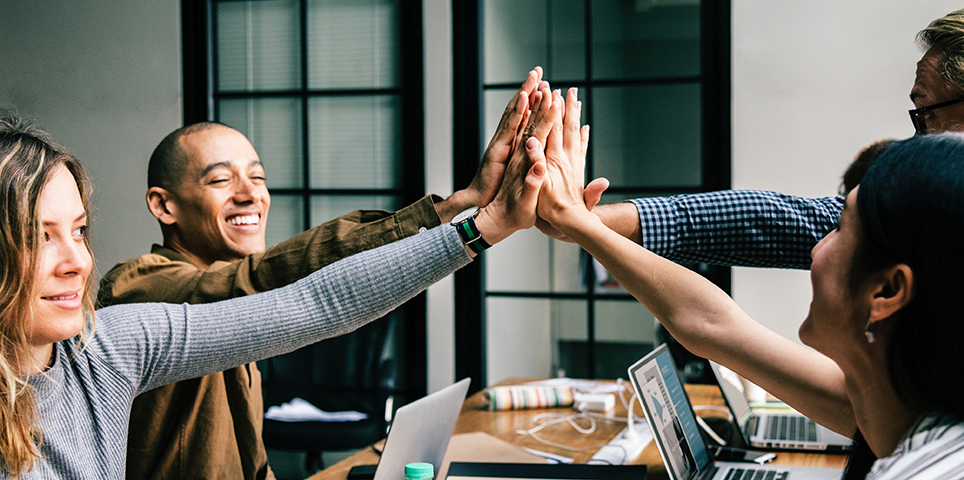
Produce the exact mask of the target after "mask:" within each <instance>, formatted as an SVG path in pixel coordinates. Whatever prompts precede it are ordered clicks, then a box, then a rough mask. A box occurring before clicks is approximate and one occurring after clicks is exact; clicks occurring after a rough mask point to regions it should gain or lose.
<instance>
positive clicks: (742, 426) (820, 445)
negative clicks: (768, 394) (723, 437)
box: [710, 360, 853, 452]
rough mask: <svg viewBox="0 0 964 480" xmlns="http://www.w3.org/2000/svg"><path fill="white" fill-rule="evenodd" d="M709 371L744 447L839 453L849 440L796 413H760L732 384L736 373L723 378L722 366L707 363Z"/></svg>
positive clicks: (847, 448)
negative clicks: (713, 376)
mask: <svg viewBox="0 0 964 480" xmlns="http://www.w3.org/2000/svg"><path fill="white" fill-rule="evenodd" d="M710 368H712V370H713V375H715V376H716V381H717V382H718V383H719V384H720V391H721V392H723V400H724V401H725V402H726V406H727V407H729V408H730V413H731V414H733V420H734V423H736V426H737V430H739V431H740V435H742V436H743V441H744V442H746V444H747V445H751V446H754V447H757V448H767V449H780V450H819V451H826V452H843V451H847V450H850V445H851V444H852V443H853V441H852V440H851V439H849V438H847V437H845V436H843V435H840V434H839V433H837V432H834V431H833V430H830V429H829V428H827V427H824V426H821V425H819V424H817V422H814V421H813V420H810V419H809V418H807V417H806V416H804V415H803V414H801V413H798V412H786V413H783V412H781V413H776V412H762V411H755V410H753V409H752V408H750V404H749V403H748V402H747V400H746V396H745V395H744V394H743V391H742V390H741V389H740V388H739V387H738V386H737V385H735V384H734V383H733V380H734V379H736V378H731V377H736V374H735V373H734V374H732V375H729V376H728V375H726V373H724V372H725V371H726V372H729V370H724V369H726V367H724V366H722V365H720V364H718V363H716V362H714V361H712V360H711V361H710Z"/></svg>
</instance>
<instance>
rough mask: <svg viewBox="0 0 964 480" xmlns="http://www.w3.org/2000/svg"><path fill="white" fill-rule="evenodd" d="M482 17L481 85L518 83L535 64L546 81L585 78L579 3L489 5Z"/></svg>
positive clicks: (502, 0) (495, 1) (505, 1)
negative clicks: (483, 75)
mask: <svg viewBox="0 0 964 480" xmlns="http://www.w3.org/2000/svg"><path fill="white" fill-rule="evenodd" d="M483 16H484V20H483V22H482V23H483V25H484V29H485V31H484V33H483V39H484V45H483V51H484V52H483V55H484V57H485V69H484V71H485V83H488V84H492V83H516V82H518V83H522V79H523V78H524V77H525V74H526V72H528V71H529V70H531V69H532V68H533V67H535V66H536V65H541V66H542V67H543V68H544V69H545V71H546V80H550V81H552V80H581V79H584V78H585V77H586V67H585V65H586V43H585V37H586V29H585V18H586V17H585V3H584V1H583V0H553V1H550V2H547V1H546V0H537V1H526V2H519V1H516V0H489V1H486V2H485V4H484V12H483Z"/></svg>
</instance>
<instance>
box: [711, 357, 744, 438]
mask: <svg viewBox="0 0 964 480" xmlns="http://www.w3.org/2000/svg"><path fill="white" fill-rule="evenodd" d="M709 362H710V368H711V369H712V370H713V376H714V377H716V382H717V383H718V384H719V385H720V392H721V393H722V394H723V401H724V402H726V406H727V407H730V413H732V414H733V419H734V420H735V421H736V424H737V426H738V427H739V428H738V429H737V430H739V431H740V435H742V436H743V441H744V442H746V443H747V444H749V443H750V438H749V434H748V433H747V432H746V431H744V430H743V426H744V425H746V421H747V418H749V417H750V415H751V414H752V413H753V412H752V411H751V409H750V403H749V402H747V401H746V397H745V396H743V391H742V390H740V388H739V387H737V386H736V385H734V384H733V382H732V377H733V376H735V375H736V374H735V373H732V372H731V373H732V375H730V376H729V378H728V376H727V375H725V374H724V373H723V368H726V367H723V366H722V365H720V364H719V363H716V362H714V361H712V360H710V361H709Z"/></svg>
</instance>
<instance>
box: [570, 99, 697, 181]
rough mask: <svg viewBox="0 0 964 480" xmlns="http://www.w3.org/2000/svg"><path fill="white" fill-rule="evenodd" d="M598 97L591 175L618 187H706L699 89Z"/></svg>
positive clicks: (595, 104) (595, 109) (591, 147)
mask: <svg viewBox="0 0 964 480" xmlns="http://www.w3.org/2000/svg"><path fill="white" fill-rule="evenodd" d="M592 94H593V96H592V101H593V111H594V112H596V114H595V115H594V119H593V125H592V139H591V140H590V142H589V148H590V149H592V155H593V156H592V159H593V160H592V161H593V167H594V168H593V171H592V172H591V177H593V178H595V177H606V178H608V179H609V180H610V182H612V186H614V187H633V188H636V187H698V186H700V184H701V181H702V173H701V166H702V159H701V155H702V153H701V151H702V148H701V143H702V135H701V134H700V128H701V118H700V87H699V85H660V86H643V87H597V88H595V89H594V90H593V92H592Z"/></svg>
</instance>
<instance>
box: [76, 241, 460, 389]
mask: <svg viewBox="0 0 964 480" xmlns="http://www.w3.org/2000/svg"><path fill="white" fill-rule="evenodd" d="M469 261H470V259H469V257H468V255H467V254H466V253H465V250H464V248H463V246H462V243H461V241H460V240H459V238H458V234H457V233H456V232H455V229H454V228H452V227H450V226H442V227H438V228H436V229H434V230H432V231H429V232H426V233H424V234H420V235H416V236H414V237H411V238H408V239H405V240H403V241H401V242H396V243H394V244H392V245H388V246H385V247H382V248H379V249H375V250H370V251H366V252H362V253H360V254H358V255H354V256H352V257H349V258H347V259H344V260H342V261H339V262H336V263H334V264H332V265H329V266H327V267H325V268H323V269H321V270H319V271H318V272H315V273H313V274H311V275H310V276H308V277H306V278H305V279H302V280H300V281H298V282H296V283H294V284H292V285H289V286H287V287H284V288H280V289H276V290H273V291H271V292H267V293H263V294H260V295H251V296H247V297H243V298H236V299H231V300H227V301H223V302H217V303H211V304H204V305H158V304H151V305H121V306H116V307H111V308H108V309H104V310H99V311H98V315H99V316H100V317H101V318H103V319H104V323H103V325H98V328H99V330H100V331H101V332H102V334H101V333H99V335H98V337H99V338H98V342H97V347H95V348H97V349H101V350H103V351H104V352H107V355H105V357H106V358H115V359H117V360H116V361H117V363H118V365H117V367H118V368H119V369H121V370H124V371H127V372H129V373H128V374H129V375H130V376H131V377H132V378H133V383H135V384H136V385H140V388H141V390H147V389H150V388H154V387H156V386H159V385H164V384H167V383H171V382H174V381H178V380H182V379H185V378H193V377H198V376H202V375H206V374H209V373H214V372H217V371H222V370H225V369H228V368H231V367H235V366H237V365H241V364H244V363H248V362H251V361H254V360H259V359H262V358H267V357H270V356H274V355H278V354H282V353H287V352H289V351H292V350H295V349H297V348H300V347H302V346H304V345H307V344H310V343H314V342H317V341H320V340H323V339H325V338H330V337H334V336H338V335H342V334H345V333H348V332H350V331H352V330H354V329H356V328H358V327H360V326H362V325H364V324H366V323H367V322H369V321H372V320H374V319H376V318H380V317H382V316H384V315H385V314H386V313H387V312H389V311H391V310H392V309H394V308H396V307H397V306H398V305H400V304H402V303H404V302H405V301H407V300H409V299H410V298H412V297H413V296H415V295H416V294H418V293H420V292H421V291H423V290H424V289H425V288H427V287H428V286H429V285H431V284H432V283H434V282H436V281H438V280H439V279H441V278H443V277H445V276H447V275H449V274H451V273H452V272H454V271H455V270H457V269H458V268H461V267H462V266H464V265H465V264H467V263H469ZM138 339H139V340H138Z"/></svg>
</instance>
